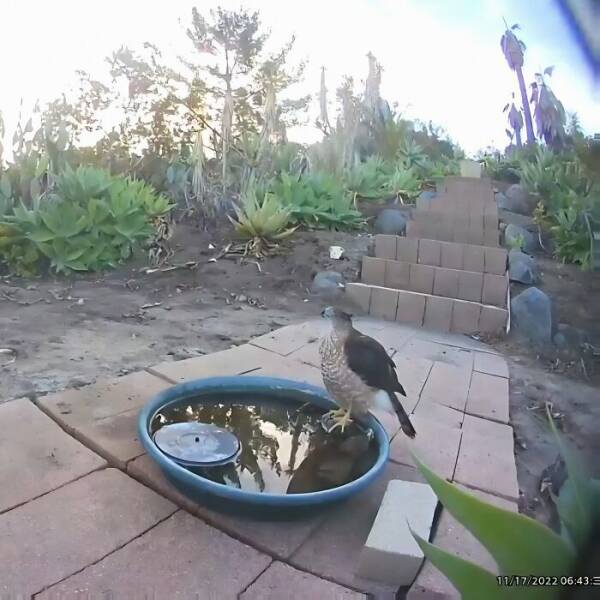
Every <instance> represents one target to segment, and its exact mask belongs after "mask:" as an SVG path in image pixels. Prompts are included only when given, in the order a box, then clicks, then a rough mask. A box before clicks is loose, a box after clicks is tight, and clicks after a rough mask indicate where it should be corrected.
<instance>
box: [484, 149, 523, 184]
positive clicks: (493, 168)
mask: <svg viewBox="0 0 600 600" xmlns="http://www.w3.org/2000/svg"><path fill="white" fill-rule="evenodd" d="M480 162H481V163H482V164H483V169H484V174H485V175H486V176H487V177H489V178H490V179H495V180H496V181H506V182H508V183H519V181H520V171H519V167H520V163H519V160H518V158H516V157H515V156H503V155H501V154H500V153H499V152H495V153H493V154H483V155H482V156H481V157H480Z"/></svg>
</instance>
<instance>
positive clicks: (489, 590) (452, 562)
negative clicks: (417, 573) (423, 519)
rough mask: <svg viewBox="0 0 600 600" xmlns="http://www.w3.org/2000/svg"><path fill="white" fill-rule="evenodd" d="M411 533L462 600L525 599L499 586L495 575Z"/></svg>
mask: <svg viewBox="0 0 600 600" xmlns="http://www.w3.org/2000/svg"><path fill="white" fill-rule="evenodd" d="M410 532H411V533H412V535H413V537H414V538H415V540H416V541H417V544H419V547H420V548H421V550H422V551H423V554H424V555H425V556H426V557H427V558H428V559H429V560H430V561H431V562H432V563H433V565H434V566H435V567H437V568H438V569H439V570H440V571H441V572H442V573H443V574H444V575H445V576H446V577H447V578H448V579H449V580H450V582H451V583H452V585H453V586H454V587H455V588H456V589H457V590H458V591H459V592H460V595H461V598H462V600H482V599H484V598H485V600H505V599H506V598H524V596H518V595H516V594H515V592H514V591H512V590H511V589H510V588H503V587H501V586H499V585H498V582H497V580H496V576H495V575H494V574H493V573H490V572H489V571H486V570H485V569H483V568H481V567H480V566H478V565H476V564H474V563H472V562H469V561H467V560H464V559H462V558H459V557H458V556H455V555H454V554H450V553H449V552H446V551H445V550H442V549H441V548H438V547H437V546H434V545H433V544H430V543H429V542H427V541H425V540H424V539H423V538H422V537H420V536H419V535H418V534H417V533H415V532H414V531H413V530H412V529H411V530H410Z"/></svg>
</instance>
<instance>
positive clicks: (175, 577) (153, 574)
mask: <svg viewBox="0 0 600 600" xmlns="http://www.w3.org/2000/svg"><path fill="white" fill-rule="evenodd" d="M401 240H403V238H398V239H397V240H396V243H397V248H400V247H401V246H402V243H401ZM404 240H405V241H406V242H408V243H407V244H406V248H405V250H406V251H411V248H412V249H416V246H414V244H413V242H415V241H416V240H406V239H405V238H404ZM443 249H444V246H443V245H442V251H443ZM461 249H462V247H461ZM453 250H454V251H456V247H454V248H453ZM398 251H399V250H398ZM455 254H456V256H455V257H454V258H452V257H450V258H448V259H447V260H448V261H450V263H452V260H455V261H456V260H458V258H457V256H458V253H457V252H455ZM417 266H421V267H425V268H428V267H426V266H425V265H417ZM482 269H483V268H482ZM356 287H357V290H358V291H357V296H358V297H359V299H361V298H362V301H364V300H365V298H366V296H365V297H364V298H363V297H362V296H364V294H363V291H364V290H367V294H368V296H369V300H368V302H370V301H371V300H370V295H371V289H370V288H368V287H367V286H361V285H360V284H357V285H356ZM358 288H360V289H358ZM405 294H408V292H405ZM412 295H413V296H419V295H418V294H412ZM423 298H424V297H423ZM484 308H485V309H492V308H493V307H484ZM495 310H498V309H495ZM488 316H489V315H488ZM322 326H323V322H322V321H321V320H314V321H311V322H309V323H303V324H299V325H293V326H290V327H285V328H282V329H281V330H278V331H274V332H271V333H270V334H266V335H265V336H261V338H257V339H256V340H253V341H252V342H250V343H249V344H246V345H244V346H240V347H236V348H232V349H231V350H226V351H223V352H219V353H216V354H212V355H208V356H203V357H197V358H193V359H188V360H184V361H178V362H166V363H162V364H160V365H157V366H155V367H151V368H150V369H149V371H150V372H140V373H134V374H131V375H128V376H126V377H122V378H119V379H115V380H111V381H100V382H98V383H97V384H94V385H91V386H85V387H83V388H80V389H77V390H67V391H65V392H61V393H58V394H52V395H49V396H46V397H43V398H40V399H39V400H38V403H39V406H40V408H42V409H43V410H44V411H45V412H47V413H49V414H50V415H51V416H52V418H53V419H56V420H57V421H58V422H59V423H60V425H61V426H62V427H63V428H64V429H65V430H66V431H67V432H68V433H71V434H72V435H73V436H74V437H76V438H77V439H79V440H81V441H82V442H83V443H84V444H85V445H86V446H88V447H89V448H92V449H94V450H96V451H97V453H98V454H101V455H102V456H104V457H105V458H107V459H108V460H109V461H112V462H113V464H116V465H118V466H119V467H121V468H122V469H125V468H127V473H128V474H130V475H131V476H132V477H133V478H135V479H137V480H138V481H141V482H142V483H144V484H145V485H147V486H148V487H149V488H151V489H152V490H155V491H156V492H158V494H160V496H159V495H158V494H156V493H154V492H153V491H151V490H150V489H148V488H146V487H144V486H142V485H140V484H139V483H137V482H135V481H134V479H132V478H130V477H129V478H128V477H127V476H125V475H123V474H122V473H119V472H117V471H115V470H113V469H108V470H106V469H104V470H101V471H97V472H92V473H90V474H87V475H86V473H89V471H93V470H94V469H98V468H102V466H103V464H104V463H103V461H102V459H101V458H99V457H98V456H96V455H94V453H93V452H90V451H89V450H86V449H85V448H83V447H82V446H81V445H80V444H79V442H77V441H75V440H73V439H72V438H71V437H69V435H68V434H67V433H65V432H63V431H61V430H60V428H59V427H58V426H57V425H56V424H55V423H53V422H52V420H51V419H49V418H48V416H46V415H44V414H43V413H42V412H41V411H39V409H38V408H36V407H34V406H33V405H32V404H30V403H29V402H28V401H27V400H21V401H16V402H12V403H8V404H6V405H3V406H2V407H0V416H3V415H7V416H5V419H7V418H8V419H9V421H8V422H10V419H12V420H13V421H16V425H15V427H14V428H7V430H9V429H10V430H12V429H14V431H15V433H14V434H12V437H11V433H12V431H10V432H9V434H8V436H5V439H4V440H3V441H0V451H2V452H3V455H6V454H7V453H10V451H11V448H13V447H14V448H19V447H20V446H25V447H26V448H27V453H25V454H26V457H27V460H28V461H29V462H28V468H27V469H25V470H26V471H27V472H28V473H31V476H27V477H22V476H21V479H19V478H17V476H16V475H14V474H13V475H11V471H10V468H11V467H9V466H8V465H4V466H2V467H0V484H1V483H2V482H3V478H4V479H6V480H7V481H9V482H10V481H12V480H13V479H14V480H16V481H18V485H16V486H15V485H13V486H8V487H9V489H7V485H6V484H4V485H1V486H0V511H2V510H7V512H5V513H4V514H0V537H1V538H2V539H3V540H4V539H6V540H9V542H8V543H7V544H2V545H0V596H1V595H2V594H3V593H5V594H6V593H8V592H9V591H10V592H11V593H13V595H14V594H15V593H22V594H26V595H27V594H33V593H36V592H39V591H41V590H42V589H43V588H46V587H47V586H54V587H51V588H49V589H48V590H47V592H45V593H44V594H45V595H44V596H42V597H48V598H51V597H52V596H51V595H50V593H51V592H52V593H54V594H55V595H56V594H59V595H60V594H62V597H66V598H69V597H76V595H75V594H76V593H79V592H77V590H85V591H86V592H89V593H90V594H91V595H94V594H96V595H98V594H101V593H103V592H104V591H106V590H110V591H111V592H112V593H113V594H115V595H116V596H117V597H121V596H122V595H125V596H126V597H133V595H134V592H135V593H139V590H140V587H139V585H137V587H135V590H134V588H133V587H131V586H134V585H136V584H139V582H140V581H142V582H148V593H150V592H152V591H153V590H154V592H153V593H154V594H155V595H156V596H157V597H161V594H163V595H164V593H166V592H164V590H169V591H172V590H173V589H180V590H182V591H181V592H180V593H181V595H180V596H179V597H181V598H182V599H183V598H185V597H187V596H186V595H185V594H186V593H188V592H189V591H191V590H193V591H194V592H195V593H196V594H197V593H200V594H201V595H202V594H203V597H212V596H215V595H218V597H219V598H221V597H224V598H227V597H235V596H236V594H239V593H242V598H245V599H246V600H248V599H249V598H254V597H257V598H258V597H261V598H262V597H265V598H269V597H273V598H275V597H281V596H282V595H285V596H290V597H291V598H295V597H296V596H294V594H298V596H297V597H300V596H299V594H302V595H303V597H308V596H310V595H311V594H312V595H314V596H315V597H317V596H318V597H319V598H321V597H322V598H328V597H331V598H360V597H362V596H361V594H360V593H359V592H357V591H355V590H360V591H362V592H369V593H376V595H377V597H378V598H379V597H390V598H393V597H394V596H395V594H396V591H397V590H396V589H395V588H394V587H393V586H391V587H390V586H385V585H379V584H377V583H374V582H372V581H368V580H365V579H361V578H360V577H358V576H357V574H356V573H357V568H358V558H359V556H360V552H361V550H362V547H363V545H364V543H365V540H366V538H367V534H368V532H369V530H370V528H371V526H372V523H373V519H374V518H375V515H376V514H377V510H378V509H379V504H380V501H381V498H382V496H383V492H384V490H385V487H386V485H387V482H388V481H389V480H390V479H402V480H406V481H423V478H422V477H421V476H420V474H419V473H418V472H417V471H416V470H415V469H414V468H412V467H411V466H410V465H411V459H410V456H409V455H408V449H409V448H412V449H414V450H415V451H416V453H417V455H418V456H420V457H421V458H422V459H423V460H424V462H425V463H426V464H428V465H429V466H431V467H433V469H434V470H436V471H437V472H438V473H439V474H440V475H442V476H443V477H446V478H448V479H451V478H452V477H454V480H455V481H458V482H460V483H462V484H464V485H466V486H468V488H469V489H470V490H472V489H473V488H474V493H476V494H482V493H483V492H481V491H478V490H484V491H486V492H490V493H492V494H494V495H495V496H493V498H494V499H495V501H496V502H507V501H508V500H511V501H514V500H516V499H517V498H518V484H517V479H516V468H515V462H514V453H513V451H514V444H513V439H512V435H513V433H512V428H511V427H509V426H508V425H505V424H503V423H505V422H507V421H508V368H507V365H506V361H505V360H504V359H503V358H502V357H501V356H499V355H498V354H497V353H495V352H494V351H493V350H492V349H491V348H489V347H488V346H485V345H484V344H482V343H481V342H478V341H476V340H473V339H471V338H469V337H466V336H458V335H456V334H449V333H444V332H440V331H427V330H424V329H417V328H415V327H411V326H406V325H401V324H399V323H397V322H396V323H393V322H386V321H381V320H378V319H375V318H373V317H365V318H363V317H360V318H356V319H355V326H356V327H357V328H358V329H359V330H360V331H362V332H363V333H365V334H367V335H371V336H373V337H375V338H376V339H377V340H378V341H380V343H382V344H383V346H384V347H385V348H386V350H387V351H388V353H389V354H390V355H393V359H394V361H395V363H396V365H397V371H398V377H399V380H400V382H401V383H402V384H403V386H404V388H405V390H406V392H407V398H400V399H401V401H402V402H403V405H404V407H405V409H406V410H407V411H408V412H409V413H412V416H411V420H412V421H413V424H414V425H415V428H416V429H417V432H418V435H417V438H416V439H415V440H414V441H409V440H408V439H407V438H406V436H404V435H402V434H401V433H399V431H398V429H399V428H398V422H397V418H396V417H395V416H394V415H387V414H386V415H380V414H378V415H377V416H378V418H380V419H381V420H382V423H383V424H384V427H385V428H386V430H387V431H388V435H389V436H390V438H393V440H392V444H391V459H392V460H391V462H390V463H389V464H388V467H387V470H386V473H385V475H384V476H383V477H382V478H380V479H379V480H378V481H377V482H376V483H375V484H374V485H373V486H371V487H370V488H369V489H367V490H365V491H364V492H363V493H362V494H360V495H359V496H358V497H356V498H354V499H351V500H350V501H349V502H347V503H345V504H342V505H339V506H336V507H332V508H330V509H328V510H327V511H324V512H322V513H319V514H316V515H314V516H313V517H312V518H309V519H300V520H294V521H279V520H278V521H272V522H269V521H257V520H253V519H246V518H244V517H242V516H240V515H232V514H227V513H217V512H215V511H213V510H212V509H209V508H207V507H205V506H202V505H198V504H197V503H195V502H194V501H193V500H191V499H189V498H187V497H186V496H184V495H182V494H180V493H179V492H178V491H177V490H176V489H175V488H173V487H172V486H171V485H170V484H169V483H168V481H167V480H166V479H165V477H164V476H163V475H162V473H161V471H160V469H159V468H158V467H157V466H156V464H155V463H154V462H153V461H152V460H151V459H150V458H149V457H148V456H146V455H145V454H144V453H143V449H142V448H141V446H140V444H139V442H138V440H137V432H136V423H137V416H138V414H139V410H140V408H141V406H142V405H143V404H144V403H145V402H147V401H148V400H149V398H150V397H151V396H152V395H154V394H156V393H158V392H160V391H162V390H163V389H165V388H167V387H168V386H169V385H170V383H169V382H178V381H183V380H186V379H191V378H200V377H208V376H214V375H230V374H248V375H272V376H279V377H284V378H289V379H295V380H300V381H306V382H309V383H312V384H314V385H318V386H320V387H321V386H322V379H321V374H320V369H319V365H320V360H319V356H318V341H317V339H316V338H318V336H319V335H320V334H321V331H322ZM492 392H493V393H492ZM465 411H466V413H467V414H465ZM13 413H14V414H13ZM473 415H478V416H473ZM480 417H484V418H480ZM19 421H21V422H23V423H26V424H27V427H28V431H27V432H26V433H24V434H23V435H21V434H20V433H19ZM495 421H501V422H502V423H499V422H495ZM5 422H6V421H5ZM32 431H34V432H36V433H35V435H31V432H32ZM7 439H8V441H7ZM11 440H12V441H11ZM3 443H4V445H5V446H6V445H7V444H9V447H8V448H7V449H6V450H4V449H3V448H2V445H3ZM48 448H51V450H50V452H49V453H48V452H47V449H48ZM53 456H54V458H56V457H58V458H59V462H60V463H61V464H60V465H59V466H57V468H56V469H54V466H53V465H46V461H51V460H54V458H53ZM17 466H18V468H19V470H20V472H21V473H22V471H23V467H22V465H17ZM36 473H39V475H36ZM82 476H83V477H82ZM77 477H82V478H81V479H78V480H77V481H72V480H73V479H77ZM69 482H70V483H69ZM65 484H66V485H65ZM61 485H62V486H63V487H60V488H59V489H54V491H50V490H53V488H55V487H57V486H61ZM13 488H14V489H13ZM46 492H49V493H46ZM40 494H45V495H43V496H41V497H37V498H36V499H35V500H31V501H30V502H28V503H27V504H23V505H21V506H18V507H17V508H14V509H12V510H8V509H10V508H11V506H13V505H14V504H15V503H16V504H18V503H21V502H27V501H28V500H30V499H31V498H33V497H35V496H39V495H40ZM499 496H501V497H503V498H506V499H508V500H503V499H502V498H498V497H499ZM165 498H168V499H169V500H171V501H172V502H173V503H171V502H169V501H168V500H166V499H165ZM509 504H510V505H511V506H514V504H511V503H509ZM177 505H179V506H181V507H182V508H184V509H185V510H186V511H187V512H188V513H190V514H184V513H183V512H181V511H179V512H177V513H176V514H175V515H174V516H172V517H170V516H169V515H171V514H172V513H173V512H174V511H176V506H177ZM55 515H56V516H55ZM191 515H194V516H191ZM194 517H199V518H200V519H201V520H202V521H205V523H206V524H205V523H201V522H200V521H198V519H197V518H194ZM165 519H166V520H165ZM81 523H85V525H83V526H82V525H81ZM213 526H214V527H215V528H216V529H218V530H221V531H217V530H216V529H213ZM437 531H438V533H437V540H438V541H439V542H440V544H442V543H448V544H451V542H452V540H454V539H458V540H459V542H460V545H461V547H462V546H464V548H467V550H468V549H469V548H471V545H469V544H470V543H471V542H464V543H463V542H462V539H463V537H462V534H461V535H460V536H458V537H457V536H456V535H455V532H456V531H457V529H456V524H455V523H453V522H452V520H451V517H449V515H447V514H443V515H442V520H441V521H440V523H439V525H438V528H437ZM98 532H99V533H98ZM222 532H225V533H222ZM226 533H227V534H229V535H232V536H233V538H235V539H231V538H229V537H228V536H227V535H226ZM134 538H137V539H134ZM11 540H13V541H11ZM90 540H91V541H90ZM132 540H133V541H132ZM205 540H207V542H205ZM237 540H240V541H237ZM199 541H200V542H199ZM245 543H246V544H249V545H250V546H252V548H249V547H248V546H245V545H244V544H245ZM211 545H213V546H214V547H215V548H216V553H217V555H218V556H220V554H219V553H220V552H221V553H222V555H223V556H228V555H229V554H231V559H229V558H220V559H217V558H215V559H214V560H213V559H212V558H210V556H212V554H211V552H212V549H211V547H210V546H211ZM82 548H83V550H81V549H82ZM150 548H152V551H154V549H155V548H159V549H160V548H162V550H160V552H158V553H157V554H156V556H153V555H151V554H152V553H151V551H150V550H149V549H150ZM469 551H470V550H469ZM473 552H474V551H473ZM478 552H479V550H478ZM107 555H108V556H107ZM209 555H210V556H209ZM266 555H269V556H266ZM165 556H167V559H166V560H165V558H164V557H165ZM188 556H190V557H191V558H190V559H189V560H190V561H192V562H191V563H189V562H188V563H186V562H185V559H182V558H181V557H188ZM478 556H479V554H478ZM103 557H105V558H103ZM205 557H208V558H205ZM271 557H274V558H276V559H280V560H285V561H289V562H291V563H292V564H293V565H295V567H297V568H294V567H291V566H288V565H284V564H283V563H278V562H274V563H272V564H271V566H269V564H270V561H271V560H272V558H271ZM98 561H99V562H98ZM157 561H158V562H157ZM211 561H212V562H211ZM92 563H96V564H92ZM242 563H243V565H242V568H241V569H239V572H240V576H239V578H237V579H236V577H233V578H232V579H231V581H229V580H227V581H228V582H227V583H226V584H224V583H223V582H224V581H225V580H226V579H227V577H228V575H227V574H229V573H231V572H232V570H234V571H235V570H238V569H237V565H238V564H242ZM123 564H125V565H126V568H125V569H123V567H122V565H123ZM190 564H191V565H192V566H190ZM198 564H200V567H198V569H196V567H197V565H198ZM15 565H18V566H15ZM22 565H24V567H22ZM33 565H35V567H34V566H33ZM38 565H41V567H39V568H38ZM203 565H204V566H203ZM119 567H120V568H122V569H123V572H124V573H129V577H126V576H125V575H121V574H120V572H117V571H118V569H119ZM246 567H247V568H246ZM267 567H268V568H267ZM222 569H227V571H226V572H223V571H222ZM265 569H266V570H265ZM298 569H300V570H298ZM77 571H80V572H79V573H77V574H74V573H76V572H77ZM30 572H34V574H33V576H31V575H30ZM24 573H26V574H27V575H26V576H24ZM224 573H225V574H224ZM132 574H133V576H132ZM65 578H66V579H65ZM321 578H325V579H321ZM440 578H441V580H442V584H440V583H439V581H440ZM63 579H64V581H63ZM174 581H177V582H178V585H175V584H174V583H173V582H174ZM179 582H181V585H179ZM334 582H335V583H334ZM432 582H433V583H432ZM436 582H437V583H436ZM443 582H445V584H444V583H443ZM426 584H427V585H428V586H429V588H428V589H426V588H427V585H426ZM144 585H145V584H144ZM444 585H445V586H446V587H444ZM448 585H449V584H448V582H447V581H446V580H445V578H443V576H441V575H440V574H439V573H437V571H435V569H433V567H432V566H431V565H430V564H429V563H427V562H426V563H425V566H424V567H423V569H422V570H421V572H420V574H419V575H418V577H417V584H416V585H415V586H413V588H414V591H415V593H416V592H417V591H419V593H421V595H419V596H414V595H413V596H409V598H417V597H418V598H427V597H431V598H433V597H438V598H442V597H455V596H452V595H445V594H451V593H452V588H451V586H450V588H448ZM2 586H4V587H2ZM169 586H170V587H169ZM436 586H437V587H436ZM156 590H158V591H156ZM306 590H309V592H310V591H311V590H313V591H314V593H313V592H311V593H309V594H307V592H306ZM159 592H160V593H159ZM425 592H427V593H428V594H429V595H423V594H424V593H425ZM411 593H413V591H411ZM436 594H437V596H436ZM188 595H189V594H188ZM169 597H175V598H177V597H178V596H173V595H172V594H169Z"/></svg>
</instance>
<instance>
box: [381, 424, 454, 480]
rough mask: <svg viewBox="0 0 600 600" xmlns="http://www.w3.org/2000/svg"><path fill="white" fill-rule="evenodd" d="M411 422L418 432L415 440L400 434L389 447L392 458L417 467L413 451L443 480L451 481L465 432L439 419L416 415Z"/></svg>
mask: <svg viewBox="0 0 600 600" xmlns="http://www.w3.org/2000/svg"><path fill="white" fill-rule="evenodd" d="M411 422H412V424H413V426H414V428H415V430H416V431H417V436H416V437H415V438H414V439H410V438H409V437H407V436H405V435H403V434H402V433H398V434H397V435H396V436H395V437H394V439H393V440H392V444H391V446H390V459H391V460H393V461H395V462H398V463H401V464H404V465H409V466H415V465H414V463H413V460H412V457H411V452H412V453H413V454H414V455H415V456H416V457H417V458H418V459H419V460H421V461H422V462H424V463H425V464H426V465H427V466H428V467H429V468H430V469H433V471H435V473H437V474H438V475H439V476H440V477H443V478H445V479H447V480H449V481H451V480H452V477H453V475H454V469H455V467H456V460H457V458H458V449H459V446H460V438H461V436H462V430H461V429H458V428H457V427H452V426H450V425H446V424H444V423H440V422H439V421H437V420H432V419H431V418H428V417H425V416H421V414H414V415H412V416H411Z"/></svg>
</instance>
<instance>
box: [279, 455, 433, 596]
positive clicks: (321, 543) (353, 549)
mask: <svg viewBox="0 0 600 600" xmlns="http://www.w3.org/2000/svg"><path fill="white" fill-rule="evenodd" d="M390 479H402V480H404V481H423V478H422V477H421V475H420V474H419V473H418V472H417V471H416V470H415V469H412V468H411V467H406V466H402V465H397V464H394V463H389V465H388V467H387V469H386V471H385V473H384V474H383V475H382V476H381V477H380V478H379V479H377V481H376V482H374V483H373V485H372V486H371V487H370V488H368V489H367V490H365V491H364V492H363V493H361V494H359V495H358V496H356V497H354V498H352V499H350V500H348V501H347V502H345V503H344V504H342V505H340V506H338V507H336V508H335V509H334V510H333V511H332V513H331V515H330V516H329V517H328V518H327V519H325V521H324V522H323V523H322V524H321V525H320V526H319V527H318V528H317V529H315V530H314V531H313V533H312V534H311V535H310V536H309V537H308V539H307V540H306V541H305V542H304V544H302V546H301V547H300V549H299V550H298V551H296V552H295V553H294V554H293V555H292V557H291V559H290V562H291V563H292V564H294V565H297V566H298V567H299V568H301V569H303V570H307V571H310V572H311V573H314V574H316V575H321V576H323V577H325V578H327V579H331V580H333V581H336V582H337V583H340V584H341V585H346V586H349V587H353V588H356V589H360V590H362V591H365V592H369V591H371V590H373V589H377V588H378V587H380V586H378V585H377V584H374V583H373V582H370V581H368V580H363V579H361V578H359V577H357V576H356V572H357V569H358V563H359V558H360V553H361V551H362V548H363V546H364V543H365V540H366V539H367V536H368V534H369V531H370V530H371V527H372V525H373V521H374V520H375V516H376V515H377V511H378V510H379V506H380V503H381V499H382V498H383V494H384V492H385V490H386V488H387V483H388V481H390ZM384 587H386V586H384ZM388 589H389V588H388Z"/></svg>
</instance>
